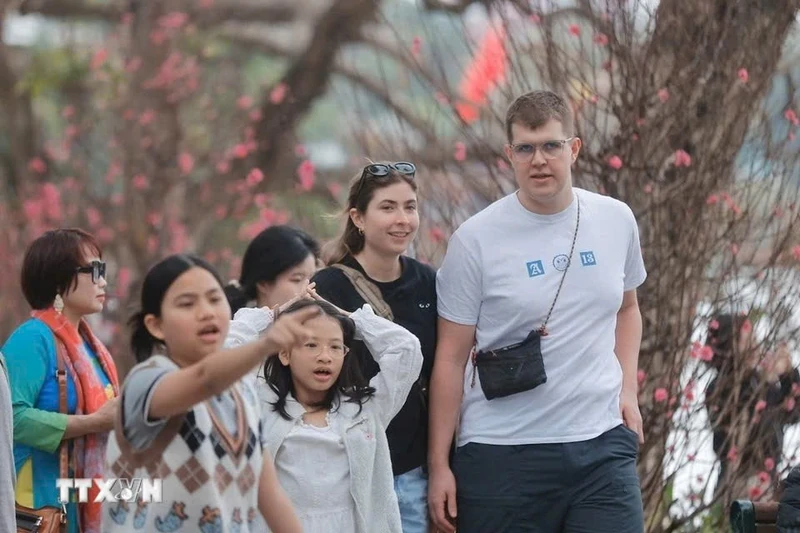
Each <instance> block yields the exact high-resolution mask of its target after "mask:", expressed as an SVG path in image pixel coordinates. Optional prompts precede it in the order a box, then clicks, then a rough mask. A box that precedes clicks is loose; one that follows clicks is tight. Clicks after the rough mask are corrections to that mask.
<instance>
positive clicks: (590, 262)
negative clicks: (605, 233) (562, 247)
mask: <svg viewBox="0 0 800 533" xmlns="http://www.w3.org/2000/svg"><path fill="white" fill-rule="evenodd" d="M581 264H582V265H583V266H585V267H587V266H594V265H596V264H597V259H595V257H594V252H592V251H591V250H590V251H588V252H581Z"/></svg>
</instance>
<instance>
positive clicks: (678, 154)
mask: <svg viewBox="0 0 800 533" xmlns="http://www.w3.org/2000/svg"><path fill="white" fill-rule="evenodd" d="M691 164H692V156H690V155H689V154H687V153H686V152H685V151H683V150H676V151H675V162H674V165H675V166H676V167H688V166H690V165H691Z"/></svg>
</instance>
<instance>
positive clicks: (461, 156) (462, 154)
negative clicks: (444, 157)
mask: <svg viewBox="0 0 800 533" xmlns="http://www.w3.org/2000/svg"><path fill="white" fill-rule="evenodd" d="M466 158H467V145H465V144H464V143H463V142H461V141H458V142H457V143H456V145H455V151H454V152H453V159H455V160H456V161H464V160H465V159H466Z"/></svg>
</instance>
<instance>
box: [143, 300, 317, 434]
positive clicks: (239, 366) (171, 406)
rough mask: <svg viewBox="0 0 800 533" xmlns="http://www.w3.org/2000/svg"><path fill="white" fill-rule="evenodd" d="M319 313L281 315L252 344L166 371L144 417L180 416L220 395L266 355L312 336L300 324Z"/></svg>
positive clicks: (312, 309) (311, 310)
mask: <svg viewBox="0 0 800 533" xmlns="http://www.w3.org/2000/svg"><path fill="white" fill-rule="evenodd" d="M318 314H319V308H317V307H308V308H305V309H300V310H298V311H296V312H294V313H288V314H284V315H281V317H280V318H278V320H276V321H275V322H274V323H273V324H272V326H271V327H270V328H268V329H267V331H266V334H265V335H264V336H263V337H261V338H259V339H257V340H256V341H255V342H251V343H249V344H245V345H243V346H239V347H237V348H233V349H228V350H225V349H223V350H218V351H216V352H214V353H212V354H209V355H207V356H206V357H205V358H203V359H202V360H200V361H198V362H196V363H194V364H193V365H191V366H187V367H185V368H181V369H180V370H175V371H173V372H169V373H168V374H167V375H165V376H164V377H163V378H161V379H159V380H158V381H157V382H156V384H155V385H154V386H155V390H154V391H153V393H152V396H151V399H150V409H149V410H148V412H147V413H146V415H147V417H148V418H149V419H151V420H152V419H161V418H169V417H171V416H175V415H178V414H183V413H185V412H186V411H188V410H189V409H190V408H191V407H193V406H195V405H197V404H198V403H200V402H202V401H204V400H207V399H208V398H211V397H212V396H216V395H218V394H221V393H222V392H223V391H225V390H227V389H228V388H230V387H231V385H233V384H234V383H236V382H237V381H238V380H239V379H241V378H242V377H243V376H245V375H246V374H247V373H248V372H250V371H251V370H252V369H253V367H254V366H255V365H256V364H258V362H259V361H260V360H262V359H263V358H264V357H265V356H267V355H269V354H271V353H276V352H278V351H280V350H284V349H289V348H291V347H292V346H294V345H295V344H299V343H301V342H303V340H304V339H305V338H307V337H309V336H311V332H309V331H308V330H307V329H306V328H305V326H304V325H303V324H304V323H305V322H306V321H307V320H309V319H311V318H313V317H315V316H317V315H318Z"/></svg>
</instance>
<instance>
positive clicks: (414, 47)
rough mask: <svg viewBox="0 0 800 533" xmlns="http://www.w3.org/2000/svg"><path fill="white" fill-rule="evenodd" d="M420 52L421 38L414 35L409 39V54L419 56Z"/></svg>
mask: <svg viewBox="0 0 800 533" xmlns="http://www.w3.org/2000/svg"><path fill="white" fill-rule="evenodd" d="M420 53H422V38H421V37H419V36H416V37H414V39H412V40H411V55H413V56H414V57H419V55H420Z"/></svg>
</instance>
